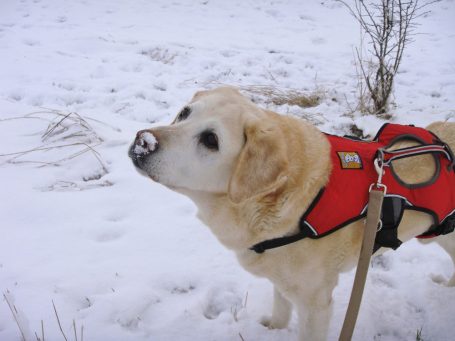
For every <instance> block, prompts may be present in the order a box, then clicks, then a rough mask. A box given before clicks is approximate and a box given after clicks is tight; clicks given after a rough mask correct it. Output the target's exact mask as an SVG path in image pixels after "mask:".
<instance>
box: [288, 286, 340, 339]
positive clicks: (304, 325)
mask: <svg viewBox="0 0 455 341" xmlns="http://www.w3.org/2000/svg"><path fill="white" fill-rule="evenodd" d="M326 289H327V288H326ZM305 294H306V295H305V297H301V299H300V300H299V304H298V306H297V312H298V318H299V340H300V341H326V340H327V333H328V329H329V324H330V318H331V315H332V308H333V305H332V291H331V290H323V289H320V290H316V291H314V292H306V293H305Z"/></svg>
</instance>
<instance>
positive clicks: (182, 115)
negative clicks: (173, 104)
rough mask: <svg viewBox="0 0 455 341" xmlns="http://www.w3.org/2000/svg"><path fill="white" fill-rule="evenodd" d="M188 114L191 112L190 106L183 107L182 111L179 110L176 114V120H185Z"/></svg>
mask: <svg viewBox="0 0 455 341" xmlns="http://www.w3.org/2000/svg"><path fill="white" fill-rule="evenodd" d="M190 114H191V108H190V107H185V108H183V109H182V111H181V112H180V114H178V116H177V121H183V120H186V119H187V118H188V116H190Z"/></svg>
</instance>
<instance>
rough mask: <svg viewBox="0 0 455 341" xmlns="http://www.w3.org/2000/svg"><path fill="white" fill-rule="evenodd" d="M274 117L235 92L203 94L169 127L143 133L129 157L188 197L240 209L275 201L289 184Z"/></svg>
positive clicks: (143, 170) (146, 172)
mask: <svg viewBox="0 0 455 341" xmlns="http://www.w3.org/2000/svg"><path fill="white" fill-rule="evenodd" d="M275 116H277V115H276V114H273V113H270V112H267V111H265V110H262V109H260V108H258V107H257V106H256V105H254V104H253V103H252V102H251V101H250V100H249V99H247V98H245V97H244V96H242V95H241V94H240V93H239V92H238V91H237V90H235V89H233V88H227V87H223V88H218V89H215V90H210V91H202V92H198V93H196V95H195V96H194V97H193V99H192V100H191V101H190V103H189V104H187V105H186V106H184V107H183V109H182V110H181V111H180V113H179V114H178V115H177V117H176V118H175V120H174V121H173V122H172V124H170V125H169V126H164V127H157V128H153V129H149V130H142V131H139V132H138V133H137V135H136V139H135V141H134V143H133V144H132V145H131V147H130V150H129V156H130V157H131V159H132V160H133V163H134V165H135V166H136V167H137V169H138V170H139V171H140V173H141V174H143V175H146V176H148V177H150V178H152V179H153V180H155V181H157V182H159V183H161V184H163V185H165V186H167V187H169V188H171V189H173V190H175V191H178V192H183V193H185V194H188V193H191V192H205V193H213V194H226V195H228V197H229V198H230V199H231V201H233V202H237V203H238V202H241V201H243V200H246V199H248V198H251V197H254V196H267V195H273V194H274V193H275V194H276V193H277V191H278V190H279V189H280V188H282V187H283V186H284V184H285V183H286V181H287V178H288V177H287V173H288V155H287V151H286V147H285V146H286V145H285V144H284V143H280V142H281V141H283V140H284V139H285V137H284V133H283V130H282V129H281V128H280V125H279V124H278V123H277V119H276V117H275Z"/></svg>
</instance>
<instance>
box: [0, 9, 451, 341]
mask: <svg viewBox="0 0 455 341" xmlns="http://www.w3.org/2000/svg"><path fill="white" fill-rule="evenodd" d="M431 9H432V12H431V13H430V14H428V15H426V16H424V17H422V18H420V23H421V26H420V27H419V28H418V31H419V32H420V33H422V34H419V35H417V36H416V37H415V40H416V41H415V42H414V43H413V44H412V45H410V46H409V47H408V49H407V51H406V53H405V56H404V61H403V65H402V68H401V72H400V74H399V76H398V78H397V80H396V81H397V82H396V89H395V102H396V105H397V108H396V110H395V112H396V115H395V118H394V119H395V121H397V122H403V123H415V124H417V125H425V124H428V123H430V122H432V121H435V120H441V119H449V120H451V121H453V120H454V116H455V96H454V94H455V21H454V18H455V1H453V0H443V1H442V2H440V3H438V4H435V5H433V6H432V7H431ZM358 42H359V29H358V25H357V24H356V22H355V21H354V20H353V19H352V18H351V17H350V16H349V14H348V12H347V10H346V8H344V7H343V6H342V5H341V4H339V3H336V2H334V1H328V0H320V1H301V0H288V1H284V0H283V1H259V0H257V1H254V0H249V1H240V0H235V1H223V0H198V1H196V0H193V1H191V0H186V1H185V0H175V1H166V0H156V1H147V0H135V1H126V0H124V1H121V0H97V1H87V0H73V1H69V0H68V1H63V0H60V1H59V0H21V1H15V0H2V1H1V3H0V119H1V121H0V154H2V155H3V156H1V157H0V290H1V292H2V294H4V295H5V296H4V297H2V300H1V301H0V340H6V341H9V340H20V339H21V333H20V331H19V329H18V327H17V324H16V322H15V321H14V318H13V314H12V313H11V311H10V309H9V306H8V304H7V303H10V304H11V305H14V307H13V308H12V309H13V311H15V313H14V315H15V316H16V317H17V319H18V323H19V325H20V326H21V328H22V332H23V333H24V335H25V337H26V339H27V340H36V336H35V332H36V333H37V335H38V336H39V337H41V321H43V324H44V334H45V340H62V339H63V336H62V335H61V332H60V330H59V326H58V324H57V321H56V318H55V312H54V308H53V306H52V301H53V302H54V303H55V307H56V309H57V311H58V315H59V318H60V322H61V325H62V328H63V331H64V332H65V334H66V335H67V337H68V339H69V340H74V339H75V337H74V331H73V321H74V323H75V324H76V326H77V331H78V337H79V340H80V339H81V337H80V334H81V332H80V328H81V326H83V329H84V332H83V333H84V340H246V341H251V340H294V339H296V332H297V322H296V320H295V318H294V319H293V320H292V322H291V324H290V327H289V328H288V329H285V330H268V329H266V328H265V327H263V326H262V325H261V324H260V323H259V322H258V321H259V319H260V317H261V316H262V315H264V314H268V313H269V312H270V310H271V302H272V300H271V294H272V287H271V285H270V284H269V283H268V282H267V281H266V280H263V279H258V278H255V277H253V276H251V275H249V274H248V273H246V272H245V271H244V270H243V269H241V267H240V266H239V265H238V264H237V262H236V259H235V257H234V255H233V254H232V253H231V252H229V251H227V250H225V249H224V248H223V247H222V246H221V245H220V244H219V243H218V242H217V241H216V240H215V238H214V237H213V236H212V235H211V233H210V232H209V230H208V229H207V228H206V227H205V226H203V225H202V224H201V223H200V222H199V221H198V220H197V219H196V218H195V207H194V206H193V204H192V203H191V202H190V201H189V200H188V199H186V198H184V197H182V196H180V195H177V194H175V193H172V192H170V191H168V190H166V189H165V188H163V187H161V186H160V185H157V184H155V183H152V182H151V181H148V180H147V179H145V178H144V177H141V176H139V175H138V174H137V173H136V171H135V170H134V168H133V166H132V164H131V162H130V160H129V159H128V157H127V147H128V145H129V143H130V142H131V141H132V139H133V137H134V134H135V132H136V131H137V130H139V129H143V128H146V127H150V126H152V125H155V124H167V123H169V122H170V120H171V119H172V118H173V116H174V115H175V114H176V113H177V112H178V110H179V109H180V108H181V107H182V106H183V105H184V104H185V103H186V101H188V100H189V99H190V98H191V95H192V94H193V93H194V92H195V91H197V90H200V89H203V88H208V87H213V86H216V85H217V84H230V85H237V86H242V87H247V86H256V85H268V86H275V87H279V88H296V89H304V90H306V91H309V92H317V93H319V94H321V95H322V96H323V100H322V102H321V104H320V105H318V106H317V107H315V108H311V109H307V110H304V111H302V109H300V108H298V107H290V106H272V107H271V108H272V109H274V110H276V111H279V112H281V113H283V114H287V113H291V114H296V115H304V114H305V115H306V116H308V117H311V119H312V120H313V121H314V122H316V123H318V124H319V126H320V128H321V129H323V130H325V131H328V132H334V133H345V132H347V129H348V127H349V125H350V124H352V123H355V124H357V126H358V127H360V128H362V129H364V131H365V132H366V133H369V134H373V133H374V132H375V131H376V130H377V128H378V127H379V126H380V125H381V124H382V123H383V122H381V121H380V120H378V119H375V118H372V117H369V116H361V115H359V114H357V113H355V114H354V115H346V114H348V113H349V112H350V111H351V109H352V108H353V107H355V103H356V87H357V78H356V71H355V66H354V63H353V61H354V53H353V51H354V47H355V46H357V45H358ZM257 100H258V101H259V102H261V101H262V100H263V99H261V98H258V99H257ZM260 104H262V105H266V103H260ZM70 113H72V114H71V115H70V116H69V117H66V118H65V116H59V115H67V114H70ZM12 118H15V119H12ZM62 119H63V121H62V124H60V125H51V126H50V127H51V129H49V120H51V121H52V120H53V122H54V123H57V122H58V120H62ZM56 120H57V121H56ZM62 125H65V126H66V128H67V130H62ZM43 134H45V135H44V137H43V136H42V135H43ZM43 145H45V148H46V147H47V148H48V149H46V150H34V149H36V148H38V147H42V146H43ZM62 146H64V147H62ZM32 150H34V151H32ZM21 151H24V152H25V151H29V152H28V153H24V154H14V155H9V156H5V154H10V153H17V152H21ZM84 151H85V152H84ZM78 152H84V153H82V154H81V155H76V154H77V153H78ZM12 158H15V159H14V160H12ZM8 160H9V161H14V163H12V162H7V161H8ZM452 271H453V266H452V262H451V260H450V258H449V257H448V256H447V255H446V254H445V253H444V252H443V251H442V249H440V248H439V247H438V246H436V245H428V246H421V245H420V244H419V243H417V242H416V241H411V242H410V243H408V244H406V245H404V246H402V247H401V248H400V249H399V250H398V251H397V252H389V253H387V254H385V255H384V256H382V257H380V258H378V259H377V260H376V261H374V262H373V265H372V268H371V272H370V274H369V279H368V282H367V287H366V290H365V297H364V301H363V304H362V309H361V312H360V317H359V321H358V325H357V329H356V332H355V335H354V339H355V340H376V341H378V340H381V341H383V340H384V341H385V340H415V339H416V334H417V331H420V330H421V331H422V338H423V340H425V341H429V340H438V341H443V340H453V339H454V336H453V335H455V325H454V323H453V317H454V316H455V290H454V289H453V288H447V287H445V286H443V285H441V284H437V283H436V282H437V281H434V279H435V278H436V279H439V281H444V280H447V279H448V278H449V277H450V276H451V274H452ZM352 278H353V273H352V272H350V273H348V274H344V275H343V276H342V277H341V280H340V285H339V286H338V288H337V289H336V291H335V293H334V301H335V312H334V317H333V323H332V325H331V326H330V339H331V340H335V339H337V335H338V332H339V329H340V326H341V322H342V319H343V316H344V312H345V308H346V304H347V301H348V296H349V293H350V286H351V283H352Z"/></svg>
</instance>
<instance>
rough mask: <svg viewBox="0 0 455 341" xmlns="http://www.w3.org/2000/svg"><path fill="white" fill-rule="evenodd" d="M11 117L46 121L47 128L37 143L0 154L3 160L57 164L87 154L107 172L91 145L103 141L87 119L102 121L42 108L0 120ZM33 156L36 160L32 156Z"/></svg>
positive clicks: (14, 162) (44, 164)
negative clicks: (50, 154)
mask: <svg viewBox="0 0 455 341" xmlns="http://www.w3.org/2000/svg"><path fill="white" fill-rule="evenodd" d="M12 120H40V121H44V122H47V127H46V129H44V131H41V132H39V134H40V135H41V144H39V145H37V146H35V147H34V148H31V149H27V150H22V151H17V152H13V153H6V154H0V157H4V158H6V161H4V162H5V163H11V164H19V163H33V164H37V165H39V166H60V165H61V164H63V163H65V162H67V161H70V160H72V159H74V158H76V157H78V156H81V155H83V154H85V153H90V154H91V155H93V157H94V158H95V159H96V160H97V161H98V163H99V164H100V166H101V168H102V171H103V172H104V174H106V173H107V172H108V170H107V167H106V165H105V163H104V161H103V159H102V157H101V155H100V154H99V153H98V152H97V151H96V150H95V147H97V146H99V145H100V144H102V143H103V142H104V141H103V139H102V138H101V137H100V136H99V135H98V134H97V133H96V131H95V130H94V129H93V128H92V126H91V125H90V124H89V123H88V121H89V120H92V121H96V122H98V123H102V124H104V123H103V122H100V121H97V120H94V119H90V118H85V117H82V116H81V115H79V114H78V113H75V112H70V113H64V112H61V111H58V110H52V109H46V110H43V111H38V112H33V113H30V114H28V115H25V116H21V117H14V118H7V119H2V120H0V123H1V122H6V121H12ZM114 129H115V128H114ZM60 150H63V152H60ZM50 151H54V152H57V153H55V154H56V155H57V156H54V157H53V158H52V157H51V158H49V152H50ZM37 155H38V156H39V157H38V159H36V156H37ZM33 158H35V159H33Z"/></svg>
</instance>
